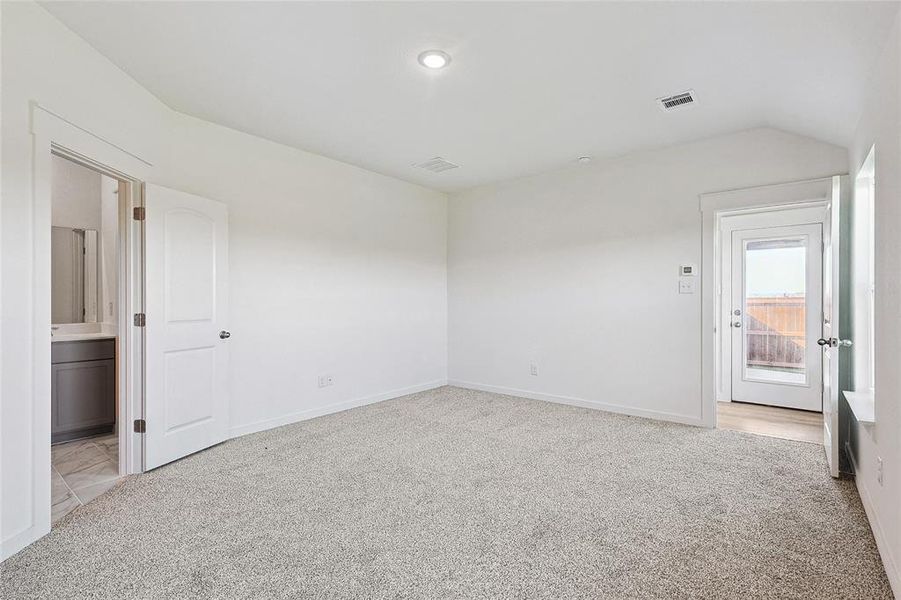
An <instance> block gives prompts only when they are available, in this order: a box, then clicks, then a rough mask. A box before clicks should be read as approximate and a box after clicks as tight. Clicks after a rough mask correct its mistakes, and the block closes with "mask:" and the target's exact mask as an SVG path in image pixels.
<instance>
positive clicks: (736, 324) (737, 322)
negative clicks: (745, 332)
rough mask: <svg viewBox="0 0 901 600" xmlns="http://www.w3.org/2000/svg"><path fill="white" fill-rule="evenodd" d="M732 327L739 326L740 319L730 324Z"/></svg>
mask: <svg viewBox="0 0 901 600" xmlns="http://www.w3.org/2000/svg"><path fill="white" fill-rule="evenodd" d="M732 326H733V327H741V321H736V322H735V323H733V324H732Z"/></svg>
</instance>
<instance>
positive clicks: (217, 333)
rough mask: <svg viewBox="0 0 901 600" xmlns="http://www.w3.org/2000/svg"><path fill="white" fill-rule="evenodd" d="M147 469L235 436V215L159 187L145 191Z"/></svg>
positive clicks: (216, 204) (217, 204)
mask: <svg viewBox="0 0 901 600" xmlns="http://www.w3.org/2000/svg"><path fill="white" fill-rule="evenodd" d="M145 205H146V215H145V223H144V231H145V249H146V302H145V311H146V313H145V314H146V317H145V321H146V325H145V336H146V396H145V406H144V416H145V418H144V420H145V432H144V433H145V435H144V457H145V460H144V467H145V469H148V470H149V469H154V468H156V467H158V466H160V465H164V464H166V463H168V462H171V461H173V460H177V459H179V458H181V457H183V456H186V455H188V454H191V453H193V452H197V451H198V450H202V449H204V448H207V447H209V446H212V445H214V444H218V443H219V442H222V441H224V440H225V439H226V437H227V435H228V419H229V398H228V385H227V380H228V345H227V338H228V337H229V335H230V334H229V333H228V332H227V331H225V329H226V324H227V321H228V212H227V210H226V207H225V205H224V204H222V203H220V202H216V201H214V200H209V199H207V198H201V197H199V196H194V195H191V194H186V193H184V192H179V191H176V190H170V189H167V188H164V187H160V186H156V185H147V186H146V190H145Z"/></svg>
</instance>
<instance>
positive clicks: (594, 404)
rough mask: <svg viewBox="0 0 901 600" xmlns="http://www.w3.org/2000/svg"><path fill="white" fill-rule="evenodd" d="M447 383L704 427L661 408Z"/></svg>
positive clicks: (698, 419)
mask: <svg viewBox="0 0 901 600" xmlns="http://www.w3.org/2000/svg"><path fill="white" fill-rule="evenodd" d="M447 385H452V386H455V387H461V388H466V389H470V390H480V391H482V392H494V393H495V394H506V395H508V396H517V397H519V398H529V399H530V400H544V401H545V402H554V403H556V404H566V405H569V406H579V407H581V408H593V409H596V410H603V411H607V412H612V413H617V414H620V415H629V416H632V417H644V418H646V419H656V420H658V421H671V422H673V423H682V424H683V425H695V426H698V427H704V426H705V425H704V420H703V419H702V418H701V417H690V416H686V415H680V414H676V413H669V412H664V411H659V410H648V409H644V408H634V407H631V406H622V405H620V404H608V403H606V402H598V401H597V400H585V399H583V398H573V397H571V396H556V395H553V394H544V393H541V392H531V391H528V390H519V389H516V388H506V387H501V386H497V385H486V384H484V383H473V382H471V381H460V380H458V379H450V380H448V382H447Z"/></svg>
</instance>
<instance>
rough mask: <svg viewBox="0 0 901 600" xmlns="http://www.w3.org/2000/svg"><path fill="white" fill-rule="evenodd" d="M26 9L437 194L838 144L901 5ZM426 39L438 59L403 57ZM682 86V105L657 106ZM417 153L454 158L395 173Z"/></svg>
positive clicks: (237, 117) (156, 77)
mask: <svg viewBox="0 0 901 600" xmlns="http://www.w3.org/2000/svg"><path fill="white" fill-rule="evenodd" d="M43 6H44V7H45V8H46V9H47V10H49V11H50V12H51V13H52V14H54V15H56V17H58V18H59V19H60V20H62V21H63V22H64V23H65V24H66V25H67V26H68V27H70V28H71V29H72V30H74V31H75V32H76V33H78V34H80V35H81V36H82V37H83V38H84V39H86V40H87V41H88V42H89V43H90V44H91V45H93V46H94V47H95V48H97V49H98V50H99V51H100V52H101V53H103V54H104V55H106V56H107V57H108V58H110V59H111V60H112V61H113V62H114V63H116V64H117V65H119V66H120V67H121V68H122V69H123V70H125V71H126V72H127V73H129V74H130V75H131V76H133V77H134V78H135V79H136V80H137V81H139V82H140V83H141V84H142V85H144V86H145V87H146V88H147V89H149V90H150V91H151V92H153V93H154V94H155V95H156V96H158V97H159V98H160V99H161V100H163V101H164V102H165V103H166V104H168V105H169V106H171V107H172V108H174V109H176V110H178V111H181V112H184V113H188V114H191V115H194V116H197V117H200V118H202V119H206V120H209V121H214V122H216V123H221V124H223V125H226V126H229V127H233V128H235V129H239V130H242V131H246V132H248V133H252V134H256V135H259V136H262V137H265V138H269V139H271V140H275V141H278V142H282V143H284V144H288V145H290V146H295V147H297V148H302V149H304V150H309V151H312V152H316V153H318V154H323V155H326V156H330V157H332V158H336V159H339V160H342V161H346V162H348V163H352V164H356V165H359V166H362V167H365V168H367V169H371V170H373V171H377V172H380V173H384V174H387V175H392V176H395V177H398V178H400V179H405V180H408V181H413V182H417V183H421V184H423V185H426V186H428V187H432V188H435V189H440V190H457V189H462V188H466V187H470V186H474V185H480V184H484V183H488V182H493V181H499V180H503V179H509V178H513V177H518V176H522V175H527V174H532V173H536V172H541V171H546V170H550V169H555V168H559V167H561V166H564V165H566V164H567V163H569V162H571V161H573V160H574V159H575V158H576V157H578V156H580V155H586V154H587V155H593V156H594V157H596V158H599V157H607V156H614V155H620V154H624V153H628V152H631V151H635V150H638V149H642V148H649V147H658V146H663V145H669V144H673V143H679V142H684V141H688V140H693V139H698V138H703V137H707V136H711V135H716V134H720V133H725V132H730V131H736V130H741V129H747V128H750V127H757V126H765V125H766V126H772V127H777V128H780V129H784V130H787V131H793V132H797V133H801V134H804V135H808V136H811V137H815V138H819V139H822V140H825V141H828V142H833V143H836V144H846V143H847V142H848V141H849V138H850V136H851V134H852V132H853V130H854V127H855V125H856V120H857V116H858V113H859V109H860V105H861V100H862V90H863V89H864V86H865V83H866V80H867V78H868V75H869V73H870V71H871V68H872V67H873V63H874V61H875V59H876V57H877V54H878V51H879V49H880V46H881V44H882V42H883V41H884V40H885V38H886V35H887V33H888V29H889V27H890V25H891V18H890V17H891V16H892V15H893V14H894V12H895V11H896V10H897V7H898V5H897V4H896V3H880V2H873V3H870V2H846V3H809V2H799V3H754V2H749V3H601V2H599V3H588V2H578V3H560V2H558V3H530V2H526V3H475V2H460V3H432V2H421V3H393V2H392V3H387V2H369V3H366V2H364V3H343V2H341V3H339V2H320V3H291V2H275V3H269V2H265V3H264V2H234V3H224V2H223V3H220V2H196V3H192V2H97V3H94V2H59V3H57V2H45V3H43ZM429 48H440V49H443V50H445V51H447V52H449V53H450V54H451V55H452V57H453V61H452V63H451V65H450V66H449V67H448V68H447V69H445V70H443V71H438V72H430V71H426V70H425V69H423V68H422V67H420V66H419V65H418V63H417V62H416V56H417V55H418V54H419V52H421V51H422V50H425V49H429ZM688 88H692V89H694V90H695V91H696V92H697V95H698V98H699V103H698V105H697V106H694V107H691V108H689V109H686V110H680V111H678V112H674V113H670V114H665V113H663V112H662V111H661V110H660V109H658V108H657V106H656V104H655V99H656V98H657V97H659V96H664V95H669V94H671V93H676V92H681V91H683V90H685V89H688ZM434 156H441V157H444V158H445V159H447V160H449V161H451V162H454V163H457V164H459V165H460V168H459V169H455V170H452V171H446V172H443V173H430V172H427V171H422V170H419V169H416V168H414V167H412V166H411V164H412V163H417V162H421V161H424V160H427V159H429V158H432V157H434Z"/></svg>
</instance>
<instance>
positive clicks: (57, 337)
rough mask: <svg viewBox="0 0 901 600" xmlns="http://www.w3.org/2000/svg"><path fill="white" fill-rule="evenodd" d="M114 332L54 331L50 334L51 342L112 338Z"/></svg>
mask: <svg viewBox="0 0 901 600" xmlns="http://www.w3.org/2000/svg"><path fill="white" fill-rule="evenodd" d="M116 337H117V336H116V334H115V333H101V332H91V333H54V334H52V335H51V336H50V341H51V342H78V341H81V340H114V339H116Z"/></svg>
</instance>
